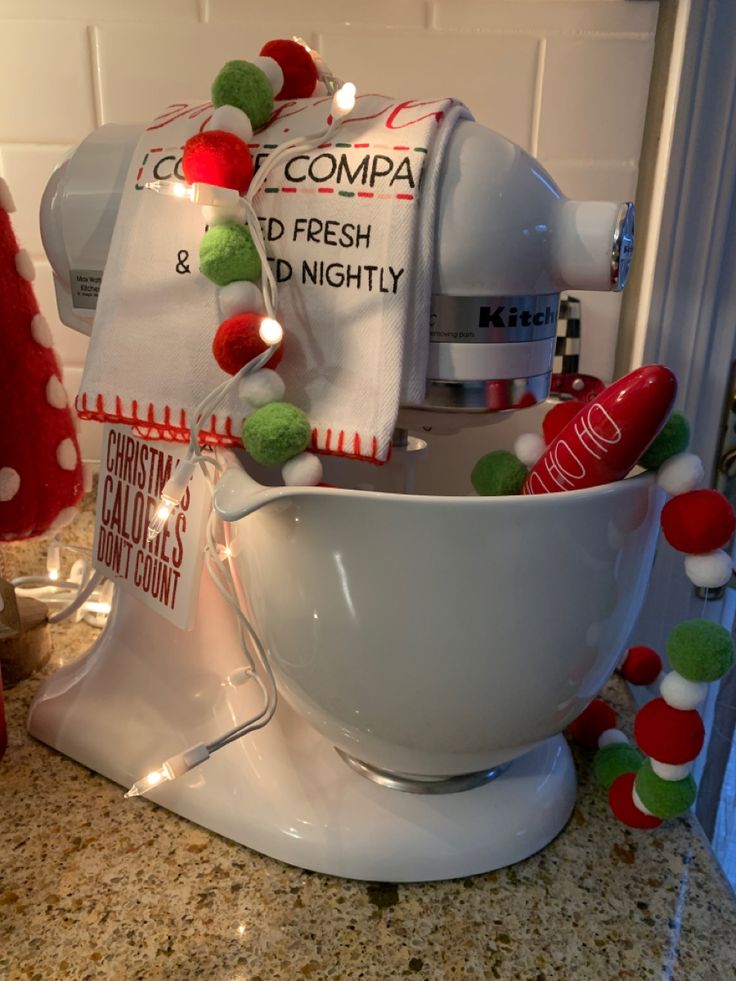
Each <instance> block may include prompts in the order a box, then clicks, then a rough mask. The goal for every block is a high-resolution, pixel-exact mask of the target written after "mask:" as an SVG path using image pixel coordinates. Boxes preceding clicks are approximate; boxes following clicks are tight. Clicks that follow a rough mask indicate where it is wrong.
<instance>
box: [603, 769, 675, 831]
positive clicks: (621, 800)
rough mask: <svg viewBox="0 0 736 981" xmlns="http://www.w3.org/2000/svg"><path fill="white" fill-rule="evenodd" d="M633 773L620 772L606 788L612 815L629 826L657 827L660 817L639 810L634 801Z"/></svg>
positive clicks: (660, 821) (660, 820) (634, 776)
mask: <svg viewBox="0 0 736 981" xmlns="http://www.w3.org/2000/svg"><path fill="white" fill-rule="evenodd" d="M634 780H636V774H635V773H622V774H621V776H620V777H616V779H615V780H614V781H613V783H612V784H611V786H610V787H609V788H608V803H609V806H610V808H611V810H612V811H613V813H614V815H615V816H616V817H617V818H618V820H619V821H621V823H622V824H627V825H628V826H629V827H630V828H658V827H659V826H660V824H661V823H662V819H661V818H658V817H652V816H650V815H649V814H645V813H644V811H640V810H639V808H638V807H637V806H636V804H635V803H634Z"/></svg>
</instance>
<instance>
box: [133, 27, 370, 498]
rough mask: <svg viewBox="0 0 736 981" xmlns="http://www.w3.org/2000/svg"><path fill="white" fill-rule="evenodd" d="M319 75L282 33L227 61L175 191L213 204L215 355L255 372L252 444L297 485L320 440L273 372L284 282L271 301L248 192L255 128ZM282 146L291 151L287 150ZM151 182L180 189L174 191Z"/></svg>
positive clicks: (248, 382) (312, 474)
mask: <svg viewBox="0 0 736 981" xmlns="http://www.w3.org/2000/svg"><path fill="white" fill-rule="evenodd" d="M317 81H318V71H317V68H316V65H315V61H314V59H313V57H312V54H311V53H310V52H309V50H308V49H307V48H306V47H305V46H304V45H303V44H300V43H298V42H296V41H290V40H274V41H271V42H269V43H268V44H266V45H264V47H263V49H262V50H261V52H260V55H259V57H257V58H255V59H253V60H252V61H243V60H233V61H229V62H227V63H226V64H225V65H223V67H222V68H221V69H220V71H219V72H218V74H217V76H216V77H215V79H214V81H213V83H212V104H213V106H214V112H213V114H212V117H211V119H210V120H209V121H208V123H207V124H206V125H205V127H204V128H203V130H202V132H199V133H197V134H196V135H194V136H192V137H190V139H189V140H187V142H186V144H185V146H184V151H183V156H182V169H183V173H184V177H185V179H186V181H187V182H188V184H189V185H190V186H191V189H190V191H187V190H186V189H185V188H180V189H179V190H178V191H177V189H176V188H175V189H174V192H175V193H176V196H179V197H182V196H188V197H189V199H190V200H192V201H195V203H200V204H202V205H203V207H204V208H205V218H206V221H207V226H208V227H207V230H206V231H205V234H204V236H203V238H202V240H201V242H200V247H199V262H200V272H201V273H202V274H203V275H204V276H206V277H207V278H208V279H209V280H210V281H211V282H213V283H214V284H215V285H216V286H218V287H219V288H220V289H219V295H218V306H219V308H220V313H221V316H222V320H221V322H220V324H219V326H218V328H217V330H216V332H215V335H214V337H213V341H212V353H213V356H214V358H215V360H216V362H217V364H218V365H219V367H220V368H221V369H222V370H223V371H224V372H226V373H228V374H230V375H233V376H235V375H238V376H240V375H241V374H243V372H244V371H245V372H246V373H245V375H244V376H243V377H242V378H241V380H240V382H239V388H238V394H239V396H240V398H241V399H242V400H243V403H244V409H245V416H246V418H245V423H244V426H243V440H244V443H245V445H246V449H247V450H248V452H249V453H250V455H251V456H252V457H253V459H254V460H256V461H257V462H259V463H263V464H266V465H269V466H282V467H283V468H284V470H283V478H284V481H285V483H287V484H292V485H293V484H299V483H304V484H318V483H320V482H321V480H322V464H321V463H320V461H319V460H318V459H317V458H316V457H315V456H313V455H312V454H309V453H307V452H306V450H307V447H308V446H309V443H310V442H311V438H312V429H311V425H310V423H309V419H308V418H307V416H306V415H305V414H304V412H302V411H301V409H298V408H297V407H296V406H295V405H291V404H290V403H289V402H285V401H283V396H284V392H285V386H284V383H283V381H282V379H281V377H280V376H279V375H278V374H277V373H276V372H275V371H274V370H273V369H274V368H276V367H277V366H278V364H279V362H280V360H281V358H282V356H283V348H282V347H281V345H280V342H281V337H282V329H281V327H280V325H279V324H278V323H277V322H276V321H275V320H273V319H272V318H270V317H266V316H264V314H266V313H267V312H268V310H271V309H272V308H273V306H274V305H275V300H274V296H275V292H274V291H275V287H274V286H273V282H272V278H271V279H270V280H269V281H268V282H269V283H270V287H271V293H270V294H269V296H270V297H271V305H270V306H269V305H268V304H267V303H266V302H265V301H264V296H263V293H262V292H261V290H260V289H259V287H258V285H257V283H258V282H259V281H260V280H261V278H262V277H267V274H268V270H264V263H265V250H264V246H263V243H262V241H261V242H260V245H259V244H258V242H256V241H254V238H253V236H254V235H256V233H257V231H258V229H257V223H256V225H255V226H254V224H253V222H252V221H251V219H253V218H254V215H255V213H254V212H253V209H252V204H250V197H252V193H251V195H250V197H247V198H243V195H246V194H247V192H248V190H249V188H250V186H251V182H252V180H253V175H254V165H253V159H252V156H251V152H250V149H249V146H248V143H249V141H250V140H251V138H252V136H253V132H254V130H257V129H258V128H260V127H262V126H263V125H264V124H265V123H266V122H267V121H268V119H269V117H270V116H271V113H272V112H273V109H274V99H275V98H280V99H284V98H305V97H308V96H310V95H312V94H313V92H314V90H315V86H316V83H317ZM345 89H349V90H350V94H349V95H348V96H347V103H348V104H347V105H346V104H345V99H338V96H340V95H341V94H342V90H341V92H338V93H337V94H336V96H335V97H334V98H333V108H332V116H331V117H330V127H331V128H332V127H334V125H336V122H337V121H339V119H340V118H341V117H342V116H344V115H347V113H348V112H349V111H350V105H351V104H352V101H354V91H355V90H354V87H353V86H349V87H345ZM336 99H337V100H338V101H335V100H336ZM351 100H352V101H351ZM278 151H279V152H280V155H281V156H282V157H283V156H284V151H281V148H278ZM286 152H288V148H287V151H286ZM295 152H296V151H295ZM276 155H277V154H274V156H276ZM264 169H265V168H264ZM257 186H260V185H259V184H258V183H257V184H256V185H254V190H255V189H257ZM152 187H153V189H154V190H159V191H162V192H163V193H172V191H171V189H169V188H161V187H160V186H155V185H152ZM202 189H204V192H203V191H202ZM218 189H222V190H221V191H220V190H218ZM231 192H234V193H233V194H232V196H231ZM200 195H201V196H200ZM249 208H250V211H249ZM264 282H265V280H264ZM269 348H271V349H272V353H271V355H270V358H268V364H269V367H265V366H263V367H261V368H260V369H259V370H255V371H252V372H251V373H250V374H248V373H247V366H248V365H249V364H250V363H251V362H252V361H253V360H254V359H256V358H258V357H262V356H263V355H264V354H266V352H268V351H269Z"/></svg>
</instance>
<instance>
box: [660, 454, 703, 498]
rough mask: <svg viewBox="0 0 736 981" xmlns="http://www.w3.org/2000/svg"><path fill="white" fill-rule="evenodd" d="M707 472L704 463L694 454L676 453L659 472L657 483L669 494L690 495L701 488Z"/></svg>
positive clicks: (673, 495)
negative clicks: (697, 488)
mask: <svg viewBox="0 0 736 981" xmlns="http://www.w3.org/2000/svg"><path fill="white" fill-rule="evenodd" d="M704 475H705V472H704V470H703V461H702V460H701V459H700V457H699V456H696V455H695V454H694V453H675V455H674V456H671V457H670V458H669V460H665V462H664V463H663V464H662V466H661V467H660V468H659V470H658V471H657V483H658V484H659V486H660V487H661V488H662V490H663V491H665V492H666V493H667V494H671V495H672V497H675V496H676V495H677V494H688V493H689V492H690V491H692V490H695V488H696V487H699V486H700V484H701V483H702V481H703V477H704Z"/></svg>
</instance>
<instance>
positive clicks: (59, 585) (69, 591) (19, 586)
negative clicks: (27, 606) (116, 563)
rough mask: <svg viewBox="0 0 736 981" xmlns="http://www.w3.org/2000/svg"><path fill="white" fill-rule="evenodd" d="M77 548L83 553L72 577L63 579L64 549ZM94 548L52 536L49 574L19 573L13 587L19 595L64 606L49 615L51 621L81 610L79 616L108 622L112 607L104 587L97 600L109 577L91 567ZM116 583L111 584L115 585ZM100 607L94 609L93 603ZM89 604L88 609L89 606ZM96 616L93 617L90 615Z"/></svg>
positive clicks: (75, 551) (79, 553) (92, 620)
mask: <svg viewBox="0 0 736 981" xmlns="http://www.w3.org/2000/svg"><path fill="white" fill-rule="evenodd" d="M62 549H64V550H65V551H70V552H74V553H76V554H78V555H80V556H81V558H80V559H78V560H77V561H76V562H75V563H74V565H73V566H72V569H71V572H70V574H69V576H70V577H69V578H68V579H59V569H60V562H61V550H62ZM91 558H92V555H91V551H90V549H88V548H83V547H82V546H80V545H71V544H67V543H66V542H64V543H62V542H59V540H58V539H56V538H52V539H51V541H50V542H49V546H48V551H47V554H46V568H47V574H46V575H45V576H17V577H16V578H15V579H13V580H12V585H13V587H14V588H15V589H16V590H17V591H18V595H19V596H27V597H30V598H32V599H37V600H39V601H40V602H42V603H45V604H46V605H47V606H60V607H61V609H59V610H57V611H56V613H53V614H51V615H50V616H49V617H48V622H49V623H61V622H62V621H63V620H66V619H67V618H68V617H70V616H73V615H74V614H75V613H77V612H78V611H80V613H79V616H78V617H77V619H81V617H82V616H84V617H85V619H87V620H88V622H91V623H92V624H93V626H97V627H101V626H104V622H105V619H106V617H107V614H108V613H109V610H110V604H109V602H108V601H107V600H108V599H109V597H107V596H105V595H104V593H105V591H104V590H101V591H100V593H99V594H98V596H97V597H96V600H95V599H94V598H93V597H94V594H95V591H96V590H98V589H99V588H100V586H101V585H102V583H103V582H105V581H106V580H105V578H104V576H103V575H102V574H101V573H94V572H93V570H92V568H91ZM111 587H112V584H111V583H110V584H109V588H110V589H111ZM93 606H94V607H96V608H95V609H92V607H93ZM85 607H87V609H86V610H85ZM90 617H92V619H90Z"/></svg>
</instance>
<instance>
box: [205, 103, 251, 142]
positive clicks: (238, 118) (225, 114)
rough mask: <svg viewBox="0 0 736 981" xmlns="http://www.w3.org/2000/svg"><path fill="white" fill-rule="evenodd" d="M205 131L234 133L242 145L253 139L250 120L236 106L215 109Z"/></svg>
mask: <svg viewBox="0 0 736 981" xmlns="http://www.w3.org/2000/svg"><path fill="white" fill-rule="evenodd" d="M207 129H208V130H212V129H220V130H224V131H225V132H226V133H234V134H235V135H236V136H239V137H240V139H241V140H242V141H243V142H244V143H248V142H249V141H250V140H252V139H253V127H252V126H251V124H250V119H248V117H247V116H246V114H245V113H244V112H243V110H242V109H238V107H237V106H220V107H219V109H215V111H214V112H213V113H212V116H211V117H210V121H209V122H208V123H207Z"/></svg>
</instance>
